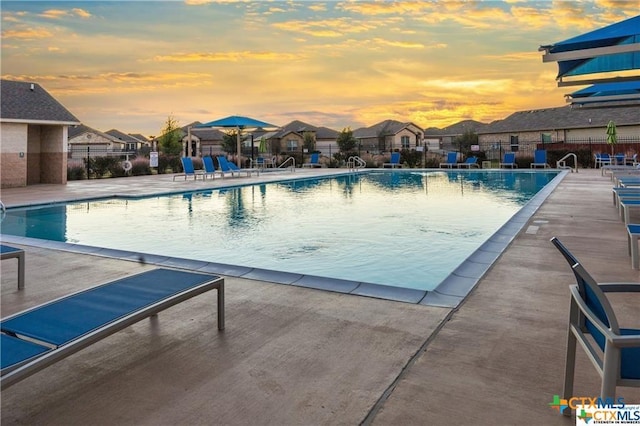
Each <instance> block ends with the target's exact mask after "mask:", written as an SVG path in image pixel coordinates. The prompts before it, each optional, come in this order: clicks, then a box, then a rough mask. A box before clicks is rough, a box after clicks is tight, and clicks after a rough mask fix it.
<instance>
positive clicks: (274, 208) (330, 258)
mask: <svg viewBox="0 0 640 426" xmlns="http://www.w3.org/2000/svg"><path fill="white" fill-rule="evenodd" d="M557 174H558V172H557V171H550V172H543V171H515V172H512V171H498V170H489V171H433V170H432V171H427V170H424V171H409V170H407V171H398V170H395V171H386V172H383V171H371V172H367V173H358V174H348V175H342V176H336V177H332V178H318V179H299V180H289V181H284V182H279V183H270V184H264V185H251V186H240V187H233V188H227V189H219V190H218V189H217V190H207V191H198V192H189V193H183V194H177V195H167V196H157V197H148V198H140V199H134V198H130V199H122V198H119V199H109V200H94V201H85V202H76V203H68V204H59V205H48V206H40V207H34V208H19V209H10V210H9V211H8V212H7V216H6V218H5V220H4V221H3V223H2V233H3V234H9V235H17V236H25V237H30V238H39V239H45V240H53V241H62V242H67V243H73V244H82V245H87V246H97V247H107V248H112V249H119V250H128V251H132V252H140V253H146V254H155V255H166V256H172V257H181V258H186V259H195V260H201V261H205V262H216V263H222V264H230V265H244V266H248V267H251V268H260V269H264V270H275V271H286V272H290V273H297V274H304V275H315V276H320V277H329V278H334V279H338V280H349V281H356V282H365V283H372V284H379V285H383V286H391V287H395V288H402V289H414V290H420V291H430V290H433V289H434V288H435V287H437V286H438V284H440V283H441V282H442V281H443V280H445V278H447V277H448V276H449V275H450V274H451V272H452V271H453V270H454V269H455V268H456V267H457V266H458V265H460V264H461V263H462V262H463V261H464V260H465V259H466V258H468V257H469V256H470V255H471V254H472V253H473V252H474V251H476V250H477V249H478V248H479V247H480V246H482V245H483V244H484V243H485V242H486V241H487V239H488V238H489V237H491V235H493V234H494V233H495V232H496V231H497V230H498V229H499V228H501V227H502V226H503V225H504V224H505V222H507V221H508V220H509V219H510V218H512V216H513V215H514V214H515V213H516V212H518V211H519V210H520V209H521V208H522V206H523V205H525V204H526V203H527V202H528V201H529V200H530V199H531V198H532V197H534V195H535V194H536V193H537V192H538V191H539V190H540V189H541V188H542V187H544V186H545V185H546V184H547V183H549V182H550V181H551V180H552V179H553V178H554V177H556V176H557Z"/></svg>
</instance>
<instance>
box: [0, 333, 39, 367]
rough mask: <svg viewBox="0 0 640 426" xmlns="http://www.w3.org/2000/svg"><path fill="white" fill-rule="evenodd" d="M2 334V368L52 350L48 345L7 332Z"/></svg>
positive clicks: (0, 363) (0, 362)
mask: <svg viewBox="0 0 640 426" xmlns="http://www.w3.org/2000/svg"><path fill="white" fill-rule="evenodd" d="M0 336H2V337H1V340H0V368H1V369H2V370H4V369H5V368H7V367H11V366H12V365H14V364H18V363H20V362H22V361H26V360H28V359H30V358H33V357H35V356H37V355H41V354H43V353H45V352H47V351H49V350H50V349H49V348H48V347H46V346H41V345H37V344H35V343H31V342H29V341H26V340H21V339H16V338H15V337H12V336H7V335H6V334H0Z"/></svg>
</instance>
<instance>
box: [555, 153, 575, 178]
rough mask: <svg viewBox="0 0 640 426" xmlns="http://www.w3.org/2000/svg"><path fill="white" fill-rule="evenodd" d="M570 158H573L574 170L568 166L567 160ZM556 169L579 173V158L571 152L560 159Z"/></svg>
mask: <svg viewBox="0 0 640 426" xmlns="http://www.w3.org/2000/svg"><path fill="white" fill-rule="evenodd" d="M569 157H572V158H573V168H572V167H571V166H567V158H569ZM556 167H557V168H558V169H563V170H571V173H573V172H576V173H578V156H577V155H575V154H574V153H573V152H570V153H568V154H567V155H565V156H564V157H562V158H561V159H559V160H558V161H556Z"/></svg>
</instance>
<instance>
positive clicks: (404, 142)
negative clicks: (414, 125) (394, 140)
mask: <svg viewBox="0 0 640 426" xmlns="http://www.w3.org/2000/svg"><path fill="white" fill-rule="evenodd" d="M400 143H401V145H402V149H409V148H410V147H409V136H402V137H401V138H400Z"/></svg>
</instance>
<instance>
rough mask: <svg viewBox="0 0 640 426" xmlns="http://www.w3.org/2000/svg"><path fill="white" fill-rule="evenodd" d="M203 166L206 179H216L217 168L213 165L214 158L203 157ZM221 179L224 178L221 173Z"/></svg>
mask: <svg viewBox="0 0 640 426" xmlns="http://www.w3.org/2000/svg"><path fill="white" fill-rule="evenodd" d="M202 166H203V167H204V177H205V179H206V178H207V176H211V179H214V178H215V177H216V172H217V170H216V166H215V165H214V164H213V158H211V157H202ZM220 176H221V177H224V175H223V174H222V173H220Z"/></svg>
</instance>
